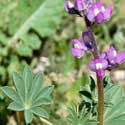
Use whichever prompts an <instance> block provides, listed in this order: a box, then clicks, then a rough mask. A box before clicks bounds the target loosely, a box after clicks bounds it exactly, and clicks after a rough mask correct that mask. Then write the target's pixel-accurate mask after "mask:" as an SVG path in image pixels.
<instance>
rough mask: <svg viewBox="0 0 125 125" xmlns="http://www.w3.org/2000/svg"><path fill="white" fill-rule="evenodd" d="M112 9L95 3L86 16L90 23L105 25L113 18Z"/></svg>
mask: <svg viewBox="0 0 125 125" xmlns="http://www.w3.org/2000/svg"><path fill="white" fill-rule="evenodd" d="M111 15H112V7H111V6H108V7H107V8H104V6H103V5H102V3H101V2H96V3H94V4H93V5H92V6H91V7H90V8H89V10H88V12H87V14H86V16H87V18H88V20H89V21H90V22H95V23H98V24H101V23H103V22H104V21H107V20H109V19H110V18H111Z"/></svg>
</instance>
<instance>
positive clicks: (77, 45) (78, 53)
mask: <svg viewBox="0 0 125 125" xmlns="http://www.w3.org/2000/svg"><path fill="white" fill-rule="evenodd" d="M72 44H73V45H74V48H72V55H73V56H75V57H77V58H81V57H82V56H83V55H84V54H85V52H86V51H87V47H86V46H85V44H84V42H81V41H79V40H77V39H73V40H72Z"/></svg>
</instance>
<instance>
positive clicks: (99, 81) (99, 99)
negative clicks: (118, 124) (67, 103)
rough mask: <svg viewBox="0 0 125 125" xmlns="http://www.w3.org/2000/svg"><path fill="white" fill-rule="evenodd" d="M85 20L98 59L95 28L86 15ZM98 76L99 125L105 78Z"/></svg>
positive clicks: (101, 121)
mask: <svg viewBox="0 0 125 125" xmlns="http://www.w3.org/2000/svg"><path fill="white" fill-rule="evenodd" d="M85 22H86V26H87V28H88V31H89V37H90V39H91V41H92V46H93V56H94V59H97V58H99V53H98V48H97V42H96V40H95V36H94V33H93V29H92V24H91V23H90V22H89V21H88V20H87V18H86V17H85ZM96 77H97V87H98V125H103V112H104V90H103V89H104V88H103V79H102V78H100V77H98V76H97V75H96Z"/></svg>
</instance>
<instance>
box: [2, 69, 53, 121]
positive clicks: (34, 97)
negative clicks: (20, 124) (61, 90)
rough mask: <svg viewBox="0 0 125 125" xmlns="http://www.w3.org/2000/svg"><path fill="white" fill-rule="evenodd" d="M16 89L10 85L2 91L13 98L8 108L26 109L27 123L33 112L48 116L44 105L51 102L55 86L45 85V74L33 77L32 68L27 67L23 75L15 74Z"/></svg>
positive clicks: (30, 119)
mask: <svg viewBox="0 0 125 125" xmlns="http://www.w3.org/2000/svg"><path fill="white" fill-rule="evenodd" d="M13 81H14V84H15V87H16V90H14V89H13V88H11V87H9V86H5V87H2V88H1V89H2V91H3V92H4V93H5V94H6V95H7V96H8V97H9V98H11V99H12V100H13V102H12V103H10V104H9V106H8V109H11V110H14V111H24V116H25V120H26V123H30V122H31V121H32V118H33V114H35V115H38V116H40V117H44V118H48V116H49V115H48V113H47V111H46V110H45V109H44V108H42V107H41V106H42V105H48V104H50V103H51V101H52V98H51V93H52V91H53V86H48V87H43V74H42V73H38V74H37V75H35V77H33V74H32V72H31V70H30V69H29V68H28V67H25V69H24V72H23V75H22V76H20V75H19V74H17V73H14V74H13Z"/></svg>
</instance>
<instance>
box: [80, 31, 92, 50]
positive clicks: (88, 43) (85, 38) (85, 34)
mask: <svg viewBox="0 0 125 125" xmlns="http://www.w3.org/2000/svg"><path fill="white" fill-rule="evenodd" d="M82 40H83V42H84V43H85V45H86V47H87V48H88V49H92V43H91V39H90V37H89V31H87V32H82Z"/></svg>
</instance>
